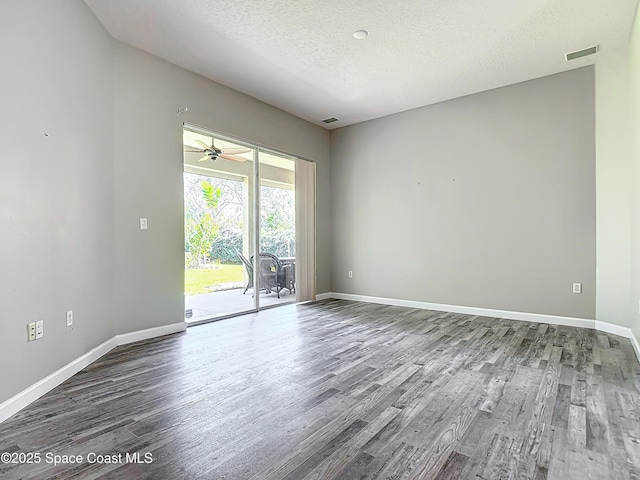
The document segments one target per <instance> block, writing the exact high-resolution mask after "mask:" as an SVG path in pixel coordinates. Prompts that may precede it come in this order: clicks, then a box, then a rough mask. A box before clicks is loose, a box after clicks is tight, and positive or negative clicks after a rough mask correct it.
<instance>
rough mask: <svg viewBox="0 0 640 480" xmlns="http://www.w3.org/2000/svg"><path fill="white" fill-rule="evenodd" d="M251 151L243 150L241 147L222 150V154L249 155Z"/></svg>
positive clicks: (248, 149)
mask: <svg viewBox="0 0 640 480" xmlns="http://www.w3.org/2000/svg"><path fill="white" fill-rule="evenodd" d="M250 151H251V149H250V148H242V147H240V148H223V149H222V153H224V154H228V153H230V154H234V153H247V152H250Z"/></svg>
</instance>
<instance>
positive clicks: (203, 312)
mask: <svg viewBox="0 0 640 480" xmlns="http://www.w3.org/2000/svg"><path fill="white" fill-rule="evenodd" d="M243 291H244V288H234V289H232V290H223V291H218V292H212V293H204V294H202V295H186V296H185V297H184V303H185V310H188V309H191V310H192V311H193V316H192V317H191V318H187V319H185V320H186V321H187V323H190V322H197V321H200V320H207V319H211V318H216V317H223V316H226V315H232V314H234V313H237V312H244V311H247V310H251V309H253V308H254V305H253V289H252V288H250V289H249V290H247V293H246V294H245V295H243V294H242V292H243ZM295 301H296V294H295V293H292V294H289V290H282V291H281V292H280V298H278V297H277V295H276V294H275V292H274V293H265V292H264V291H262V292H260V306H261V307H265V306H271V305H277V304H286V303H292V302H295Z"/></svg>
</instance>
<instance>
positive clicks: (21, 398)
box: [0, 337, 117, 423]
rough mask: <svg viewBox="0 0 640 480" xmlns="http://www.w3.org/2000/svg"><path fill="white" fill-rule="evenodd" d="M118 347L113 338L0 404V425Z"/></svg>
mask: <svg viewBox="0 0 640 480" xmlns="http://www.w3.org/2000/svg"><path fill="white" fill-rule="evenodd" d="M116 346H117V343H116V339H115V337H114V338H111V339H109V340H107V341H106V342H104V343H102V344H100V345H98V346H97V347H96V348H94V349H92V350H90V351H89V352H87V353H85V354H84V355H82V356H80V357H78V358H76V359H75V360H73V361H72V362H70V363H68V364H66V365H65V366H64V367H62V368H60V369H59V370H56V371H55V372H53V373H52V374H51V375H48V376H46V377H45V378H43V379H42V380H40V381H39V382H36V383H34V384H33V385H31V386H30V387H28V388H26V389H24V390H23V391H21V392H20V393H18V394H17V395H14V396H13V397H11V398H10V399H9V400H6V401H5V402H3V403H2V404H0V423H2V422H4V421H5V420H6V419H7V418H9V417H12V416H13V415H15V414H16V413H18V412H19V411H20V410H22V409H23V408H24V407H26V406H27V405H29V404H30V403H32V402H34V401H36V400H37V399H39V398H40V397H41V396H43V395H44V394H45V393H47V392H50V391H51V390H53V389H54V388H56V387H57V386H58V385H60V384H61V383H62V382H64V381H65V380H68V379H70V378H71V377H73V376H74V375H75V374H76V373H78V372H79V371H80V370H82V369H83V368H86V367H87V366H89V365H90V364H91V363H93V362H95V361H96V360H98V359H99V358H100V357H102V356H103V355H105V354H107V353H109V352H110V351H111V350H112V349H114V348H115V347H116Z"/></svg>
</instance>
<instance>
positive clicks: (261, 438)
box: [0, 300, 640, 480]
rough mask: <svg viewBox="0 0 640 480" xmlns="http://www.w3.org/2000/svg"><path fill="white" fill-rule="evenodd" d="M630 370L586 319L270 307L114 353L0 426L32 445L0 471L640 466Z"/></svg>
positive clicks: (14, 444)
mask: <svg viewBox="0 0 640 480" xmlns="http://www.w3.org/2000/svg"><path fill="white" fill-rule="evenodd" d="M639 373H640V366H639V365H638V362H637V360H636V358H635V356H634V352H633V349H632V347H631V344H630V342H629V341H628V340H626V339H623V338H621V337H617V336H615V335H609V334H604V333H600V332H597V331H594V330H588V329H579V328H572V327H559V326H555V325H546V324H535V323H528V322H517V321H510V320H502V319H496V318H487V317H475V316H469V315H459V314H450V313H442V312H434V311H427V310H415V309H410V308H401V307H390V306H382V305H374V304H366V303H358V302H348V301H337V300H327V301H322V302H317V303H313V304H307V305H299V306H285V307H281V308H278V309H274V310H269V311H264V312H262V313H260V314H259V315H250V316H245V317H240V318H235V319H230V320H225V321H221V322H217V323H213V324H208V325H202V326H198V327H193V328H190V329H189V330H188V331H187V333H186V334H178V335H173V336H168V337H163V338H160V339H154V340H151V341H147V342H141V343H138V344H133V345H129V346H125V347H120V348H118V349H116V350H114V351H112V352H111V353H110V354H108V355H106V356H105V357H103V358H102V359H100V360H99V361H98V362H96V363H94V364H92V365H91V366H90V367H89V368H87V369H86V370H84V371H82V372H81V373H79V374H77V375H76V376H74V377H73V378H71V379H70V380H69V381H67V382H65V383H64V384H63V385H61V386H60V387H58V388H56V389H55V390H53V391H52V392H50V393H49V394H47V395H46V396H44V397H43V398H41V399H40V400H38V401H37V402H35V403H33V404H32V405H31V406H29V407H28V408H26V409H25V410H23V411H22V412H20V413H19V414H18V415H16V416H14V417H13V418H11V419H9V420H7V421H6V422H4V423H3V424H0V452H10V453H11V452H13V453H14V454H15V455H14V457H18V456H19V454H20V453H40V454H41V456H42V457H41V461H40V463H32V464H11V463H9V464H7V463H4V464H2V463H0V478H2V479H14V478H16V479H17V478H25V479H32V478H38V479H66V478H82V479H90V478H100V479H145V478H150V479H151V478H153V479H172V480H173V479H183V478H189V479H191V478H193V479H233V480H239V479H249V478H252V479H287V480H301V479H305V480H309V479H346V480H352V479H374V478H381V479H417V478H420V479H440V480H444V479H448V480H451V479H491V480H494V479H500V478H520V479H544V478H548V479H562V480H571V479H585V478H593V479H600V480H601V479H637V478H639V477H640V393H639V389H638V387H639V385H640V382H639V380H640V375H639ZM135 453H139V454H140V462H141V463H132V462H131V460H132V459H131V458H129V459H127V458H126V457H125V455H126V454H135ZM47 454H49V457H48V459H47V457H46V455H47ZM90 454H91V455H90ZM96 454H103V455H111V457H107V459H112V460H114V461H116V462H120V463H104V460H106V459H104V458H99V457H98V458H96V457H95V456H94V455H96ZM120 454H121V455H122V459H120V458H119V457H117V456H118V455H120ZM145 454H150V456H149V457H145ZM51 455H82V461H81V462H80V463H77V464H75V463H66V464H61V465H57V466H54V465H52V464H51V463H47V462H48V461H50V460H52V459H53V458H52V457H51ZM67 460H68V461H69V459H67ZM127 460H129V462H127ZM146 460H152V461H151V463H144V462H145V461H146ZM101 461H102V462H101Z"/></svg>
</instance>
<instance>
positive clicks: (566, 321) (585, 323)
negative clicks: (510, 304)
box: [316, 292, 640, 362]
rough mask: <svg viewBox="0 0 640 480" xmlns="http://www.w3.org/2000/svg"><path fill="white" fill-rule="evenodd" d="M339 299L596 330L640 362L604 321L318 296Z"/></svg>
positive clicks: (628, 334) (625, 333)
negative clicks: (611, 337)
mask: <svg viewBox="0 0 640 480" xmlns="http://www.w3.org/2000/svg"><path fill="white" fill-rule="evenodd" d="M328 298H335V299H337V300H353V301H356V302H367V303H378V304H382V305H393V306H397V307H409V308H420V309H423V310H436V311H440V312H450V313H464V314H467V315H480V316H482V317H497V318H506V319H508V320H521V321H525V322H536V323H550V324H554V325H563V326H566V327H581V328H592V329H595V330H599V331H602V332H606V333H612V334H614V335H619V336H621V337H624V338H628V339H629V340H630V341H631V345H632V346H633V349H634V351H635V352H636V357H637V358H638V361H639V362H640V345H639V344H638V340H637V339H636V337H635V335H634V334H633V332H632V331H631V329H630V328H627V327H621V326H619V325H615V324H613V323H607V322H601V321H599V320H591V319H587V318H573V317H562V316H558V315H544V314H541V313H526V312H511V311H509V310H494V309H489V308H476V307H463V306H459V305H446V304H442V303H428V302H418V301H414V300H400V299H396V298H384V297H370V296H367V295H354V294H352V293H336V292H329V293H322V294H320V295H316V299H317V300H326V299H328Z"/></svg>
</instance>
